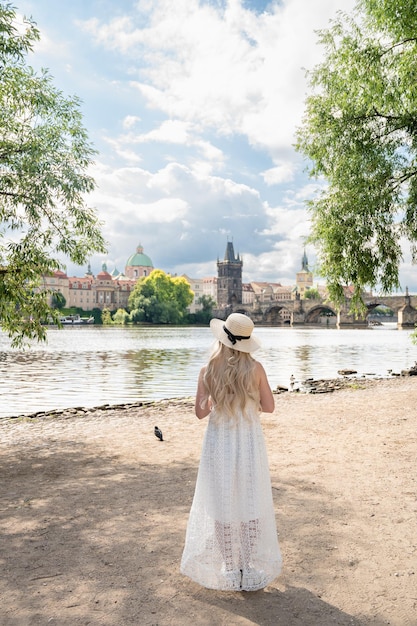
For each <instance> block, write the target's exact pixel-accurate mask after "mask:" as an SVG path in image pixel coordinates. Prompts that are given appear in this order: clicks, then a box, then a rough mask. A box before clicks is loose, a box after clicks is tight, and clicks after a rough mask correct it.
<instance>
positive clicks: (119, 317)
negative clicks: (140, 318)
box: [113, 309, 130, 325]
mask: <svg viewBox="0 0 417 626" xmlns="http://www.w3.org/2000/svg"><path fill="white" fill-rule="evenodd" d="M129 319H130V318H129V313H128V312H127V311H125V309H117V311H116V313H115V314H114V315H113V324H120V325H124V324H127V323H128V322H129Z"/></svg>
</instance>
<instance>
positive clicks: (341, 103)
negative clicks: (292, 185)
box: [296, 0, 417, 308]
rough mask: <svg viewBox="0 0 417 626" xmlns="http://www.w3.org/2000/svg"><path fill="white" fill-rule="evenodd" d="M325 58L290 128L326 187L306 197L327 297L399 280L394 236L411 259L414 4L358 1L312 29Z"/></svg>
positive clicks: (416, 80)
mask: <svg viewBox="0 0 417 626" xmlns="http://www.w3.org/2000/svg"><path fill="white" fill-rule="evenodd" d="M319 41H320V43H321V44H322V45H323V46H324V48H325V60H324V61H323V62H322V63H321V64H320V65H318V66H316V67H315V68H314V69H313V70H312V71H311V73H310V74H309V79H310V88H311V94H310V95H309V96H308V98H307V101H306V112H305V116H304V119H303V123H302V125H301V127H300V128H299V129H298V131H297V143H296V147H297V149H298V150H299V151H300V152H302V153H303V154H304V155H305V156H306V157H308V159H310V161H311V164H310V165H309V172H310V175H311V176H313V177H324V178H325V179H326V180H327V182H328V186H327V188H326V189H324V191H322V192H321V194H320V195H319V196H318V197H317V198H316V199H314V200H312V201H311V203H310V204H309V208H310V211H311V216H312V232H311V236H310V241H311V242H312V243H314V244H315V245H316V248H317V250H318V256H319V264H320V270H321V274H322V275H324V276H325V277H326V278H327V281H328V290H329V295H330V298H331V300H332V301H333V302H336V303H338V302H339V303H340V302H341V301H342V300H343V299H344V293H343V286H345V285H353V286H354V288H355V289H354V298H353V307H354V308H360V306H361V294H362V293H363V290H364V289H365V288H366V287H370V288H374V287H379V286H380V287H381V290H382V291H383V292H386V293H389V292H391V291H392V290H395V289H398V288H399V287H400V283H399V265H400V263H401V261H402V247H401V238H403V239H404V240H408V242H409V244H410V248H411V253H412V258H413V261H415V260H416V257H417V243H416V242H417V64H416V58H417V12H416V11H415V7H414V3H412V2H411V3H410V2H409V0H359V2H358V5H357V8H356V10H355V12H354V13H353V16H352V17H349V16H347V15H346V14H342V13H340V14H339V16H338V18H337V19H336V20H335V21H334V23H333V24H332V26H331V27H330V28H329V29H328V30H325V31H322V32H321V33H320V37H319Z"/></svg>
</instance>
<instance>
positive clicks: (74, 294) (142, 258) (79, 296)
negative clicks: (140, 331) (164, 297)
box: [43, 245, 154, 311]
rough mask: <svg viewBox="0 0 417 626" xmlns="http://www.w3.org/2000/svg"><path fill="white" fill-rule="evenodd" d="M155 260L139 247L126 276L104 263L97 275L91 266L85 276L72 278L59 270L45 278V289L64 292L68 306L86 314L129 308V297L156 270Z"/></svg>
mask: <svg viewBox="0 0 417 626" xmlns="http://www.w3.org/2000/svg"><path fill="white" fill-rule="evenodd" d="M153 269H154V268H153V264H152V261H151V259H150V258H149V257H148V256H147V255H146V254H144V252H143V247H142V246H141V245H139V246H138V247H137V249H136V252H135V254H132V255H131V256H130V257H129V258H128V260H127V262H126V267H125V274H122V273H120V272H119V271H118V270H117V269H114V270H113V272H112V273H111V274H110V273H109V272H108V271H107V266H106V264H105V263H103V266H102V269H101V272H99V273H98V274H97V276H94V275H93V273H92V272H91V267H90V265H88V270H87V272H86V274H85V276H83V277H81V278H80V277H78V276H71V277H68V276H67V275H66V274H65V272H62V271H57V272H54V273H53V274H52V276H44V280H43V287H44V289H49V290H51V291H55V292H60V293H62V295H63V296H64V298H65V302H66V307H67V308H71V307H76V308H79V309H83V310H84V311H92V310H93V309H101V310H103V309H109V311H117V309H126V308H127V307H128V301H129V296H130V294H131V292H132V291H133V289H134V286H135V284H136V281H137V280H138V278H141V277H142V276H148V275H149V274H150V273H151V271H152V270H153Z"/></svg>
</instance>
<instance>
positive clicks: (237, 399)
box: [203, 341, 260, 420]
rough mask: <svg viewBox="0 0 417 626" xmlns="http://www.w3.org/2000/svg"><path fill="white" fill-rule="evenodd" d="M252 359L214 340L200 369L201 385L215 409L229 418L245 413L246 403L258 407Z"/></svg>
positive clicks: (258, 401)
mask: <svg viewBox="0 0 417 626" xmlns="http://www.w3.org/2000/svg"><path fill="white" fill-rule="evenodd" d="M255 366H256V361H255V359H254V358H253V357H252V356H251V355H250V354H249V353H248V352H240V351H238V350H233V349H232V348H229V347H227V346H225V345H224V344H222V343H221V342H220V341H219V342H217V345H216V346H215V349H214V351H213V353H212V355H211V357H210V360H209V362H208V364H207V367H206V371H205V373H204V379H203V380H204V386H205V388H206V391H207V396H208V397H209V398H210V400H211V404H212V406H213V409H215V410H216V411H215V412H219V413H221V414H222V416H224V417H226V418H229V419H231V420H232V419H233V418H236V417H237V414H238V413H241V414H242V415H243V416H244V417H245V418H248V417H249V414H248V405H249V404H252V410H253V404H255V406H256V407H257V408H258V409H259V410H260V396H259V388H258V384H257V380H256V376H255Z"/></svg>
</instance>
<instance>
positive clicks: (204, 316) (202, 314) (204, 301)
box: [195, 296, 216, 324]
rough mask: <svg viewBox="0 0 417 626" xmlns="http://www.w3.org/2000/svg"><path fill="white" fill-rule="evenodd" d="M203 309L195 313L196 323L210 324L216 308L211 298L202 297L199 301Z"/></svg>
mask: <svg viewBox="0 0 417 626" xmlns="http://www.w3.org/2000/svg"><path fill="white" fill-rule="evenodd" d="M198 303H199V304H201V309H200V310H199V311H196V313H195V321H196V322H197V323H198V324H208V323H209V321H210V320H211V318H212V317H213V308H214V307H215V306H216V303H215V301H214V300H213V298H212V297H211V296H201V297H200V298H199V299H198Z"/></svg>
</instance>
